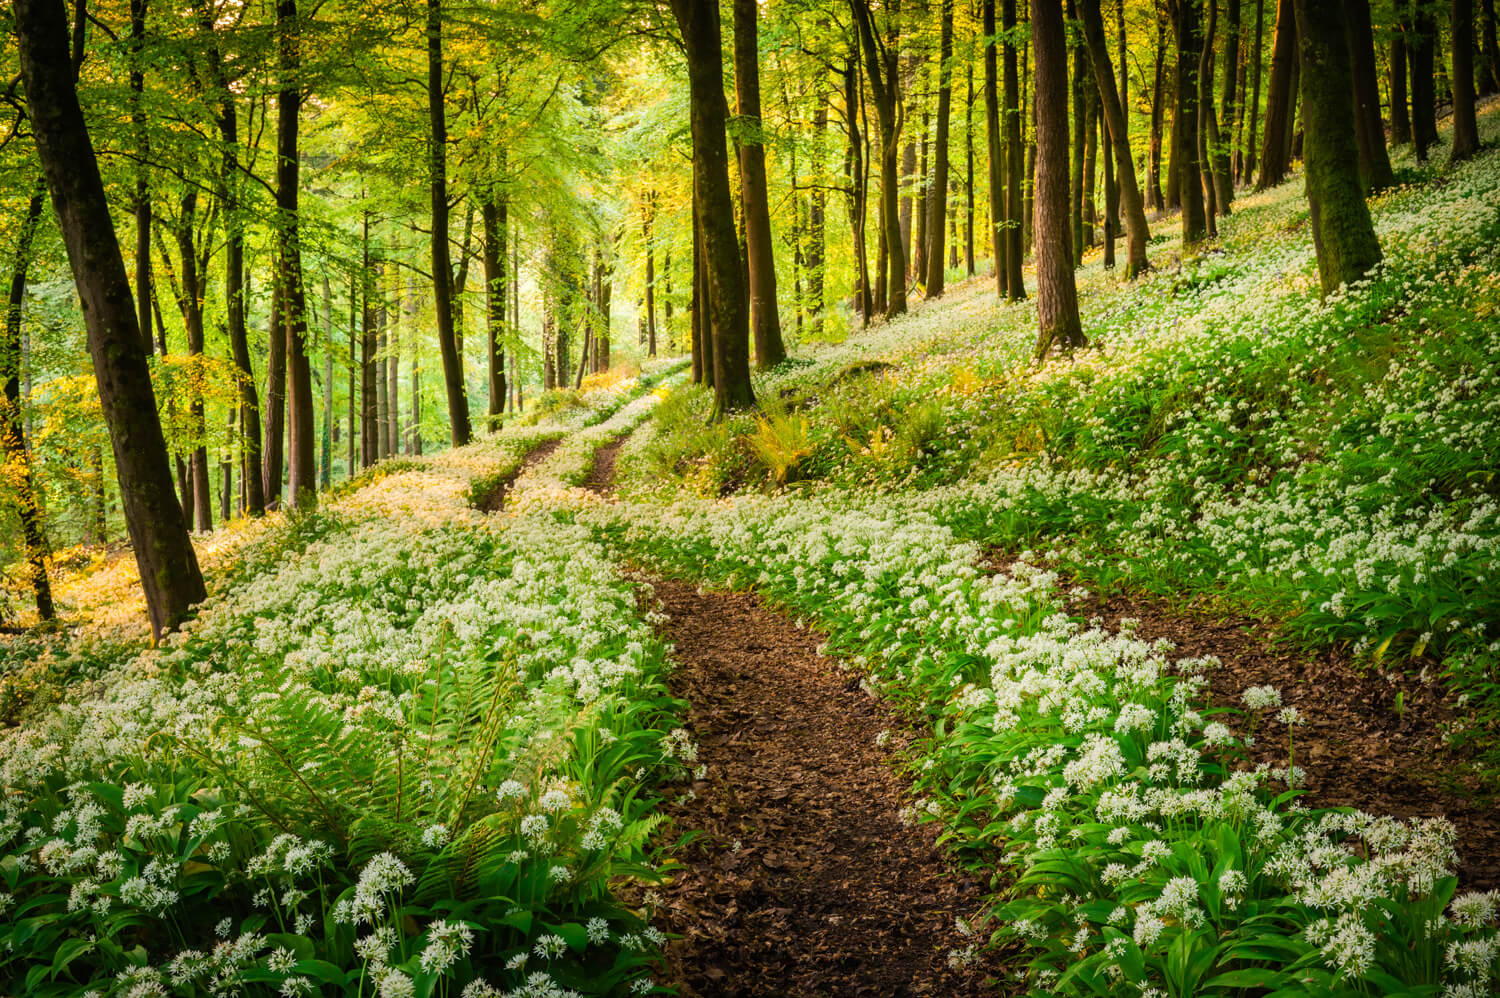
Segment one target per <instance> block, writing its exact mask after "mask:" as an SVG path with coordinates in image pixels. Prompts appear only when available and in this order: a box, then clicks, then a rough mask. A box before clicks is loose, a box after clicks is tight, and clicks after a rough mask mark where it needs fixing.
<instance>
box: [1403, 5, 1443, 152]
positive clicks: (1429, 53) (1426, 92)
mask: <svg viewBox="0 0 1500 998" xmlns="http://www.w3.org/2000/svg"><path fill="white" fill-rule="evenodd" d="M1430 2H1431V0H1410V2H1409V4H1408V9H1409V11H1410V12H1411V13H1410V16H1411V20H1410V22H1409V28H1408V30H1407V32H1406V55H1407V60H1408V65H1409V69H1410V76H1409V78H1408V80H1407V82H1408V83H1409V84H1410V88H1411V131H1412V144H1413V145H1414V146H1415V147H1416V153H1417V162H1419V163H1425V162H1426V161H1427V150H1428V149H1431V148H1432V147H1433V146H1435V145H1437V141H1438V131H1437V83H1436V80H1437V76H1436V66H1435V60H1436V55H1435V50H1436V49H1437V24H1436V23H1434V21H1433V17H1432V10H1431V8H1430V6H1429V4H1430Z"/></svg>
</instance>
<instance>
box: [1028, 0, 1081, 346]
mask: <svg viewBox="0 0 1500 998" xmlns="http://www.w3.org/2000/svg"><path fill="white" fill-rule="evenodd" d="M1031 42H1032V50H1033V53H1034V58H1035V63H1036V92H1037V93H1038V94H1062V93H1065V92H1066V91H1067V85H1068V56H1067V47H1068V42H1067V35H1066V32H1065V31H1064V28H1063V18H1062V8H1061V7H1060V6H1059V5H1058V4H1056V3H1053V2H1051V0H1040V2H1038V3H1035V4H1033V6H1032V8H1031ZM1070 242H1071V229H1070V227H1069V221H1068V117H1067V106H1066V105H1065V104H1064V103H1063V102H1062V101H1060V100H1056V101H1050V102H1048V101H1038V103H1037V113H1036V277H1037V292H1036V301H1037V323H1038V330H1037V343H1036V355H1037V357H1038V358H1041V357H1045V356H1046V355H1047V352H1048V351H1049V350H1051V349H1052V347H1053V346H1057V347H1059V348H1061V349H1063V350H1071V349H1073V348H1074V347H1078V346H1084V345H1086V344H1087V342H1088V341H1087V340H1086V339H1085V338H1084V335H1083V325H1082V323H1081V322H1080V321H1079V318H1078V289H1077V287H1076V285H1075V284H1074V282H1073V251H1072V247H1071V246H1070V245H1069V243H1070Z"/></svg>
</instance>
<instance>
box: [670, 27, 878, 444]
mask: <svg viewBox="0 0 1500 998" xmlns="http://www.w3.org/2000/svg"><path fill="white" fill-rule="evenodd" d="M672 12H673V14H674V15H675V16H676V20H677V25H678V28H679V29H680V30H681V31H682V39H683V45H684V47H685V49H686V50H687V67H688V89H689V116H690V118H691V123H692V134H693V181H694V183H693V187H694V191H693V201H694V204H695V205H696V206H697V209H698V225H699V228H700V232H701V238H702V240H703V262H704V272H705V273H704V285H705V287H704V290H705V292H706V298H707V309H706V312H707V318H708V322H707V323H705V324H704V328H703V332H702V335H703V338H704V341H705V344H710V343H711V348H712V351H713V366H712V369H713V378H714V405H713V419H714V420H715V421H717V420H720V419H723V418H724V417H725V416H727V415H728V414H729V413H731V412H733V411H735V410H738V409H747V408H750V407H752V406H754V405H755V392H754V391H753V389H752V388H751V386H750V302H749V295H748V294H747V289H746V287H745V277H744V273H743V271H742V270H741V262H740V251H739V244H738V240H737V239H736V238H735V231H734V199H733V197H732V196H731V194H730V190H729V154H728V151H727V149H726V148H725V144H724V126H725V123H726V122H727V120H728V118H729V107H728V105H727V104H726V103H725V101H724V86H723V78H722V72H721V67H720V64H721V61H722V55H721V52H722V49H721V46H720V34H719V12H718V8H717V6H715V5H712V4H700V3H697V2H695V0H672ZM893 162H894V161H893ZM892 193H893V194H894V193H895V192H894V191H892Z"/></svg>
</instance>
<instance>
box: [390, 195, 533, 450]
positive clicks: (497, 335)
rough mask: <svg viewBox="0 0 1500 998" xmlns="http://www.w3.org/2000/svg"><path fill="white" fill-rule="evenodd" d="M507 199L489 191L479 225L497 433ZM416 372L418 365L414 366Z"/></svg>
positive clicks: (491, 424)
mask: <svg viewBox="0 0 1500 998" xmlns="http://www.w3.org/2000/svg"><path fill="white" fill-rule="evenodd" d="M507 212H508V200H507V195H506V194H505V193H503V192H493V191H492V192H490V193H488V194H487V195H485V196H484V197H483V198H482V200H481V201H480V202H479V215H480V225H481V227H482V229H483V235H484V245H483V247H482V249H481V252H482V253H483V254H484V260H483V263H484V305H485V307H484V313H485V319H486V320H487V321H486V329H485V332H486V344H485V353H486V356H487V358H488V363H486V365H485V369H486V373H487V374H488V376H489V388H490V392H489V395H490V400H489V406H488V408H487V410H486V415H487V416H488V420H487V422H486V426H485V428H486V429H487V430H489V432H491V433H494V432H496V431H497V430H499V429H500V422H501V416H502V415H504V413H505V391H506V386H505V301H506V294H507V291H506V287H505V278H506V271H507V268H506V255H505V233H506V230H507V228H508V227H509V226H508V219H507V217H506V216H507ZM413 371H414V372H415V367H413Z"/></svg>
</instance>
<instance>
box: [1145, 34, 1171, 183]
mask: <svg viewBox="0 0 1500 998" xmlns="http://www.w3.org/2000/svg"><path fill="white" fill-rule="evenodd" d="M1166 63H1167V40H1166V29H1165V27H1164V25H1163V24H1162V21H1161V19H1160V18H1159V17H1158V19H1157V22H1156V59H1155V62H1154V63H1153V67H1154V68H1153V70H1152V75H1151V138H1150V140H1149V145H1148V146H1147V149H1146V191H1145V193H1146V209H1147V210H1148V211H1153V210H1154V211H1157V212H1162V211H1166V209H1167V199H1166V196H1165V195H1164V194H1163V193H1162V189H1161V128H1162V120H1163V118H1165V117H1166V115H1165V114H1164V113H1163V110H1164V108H1165V106H1166V100H1165V93H1164V91H1165V90H1166V78H1167V66H1166Z"/></svg>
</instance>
